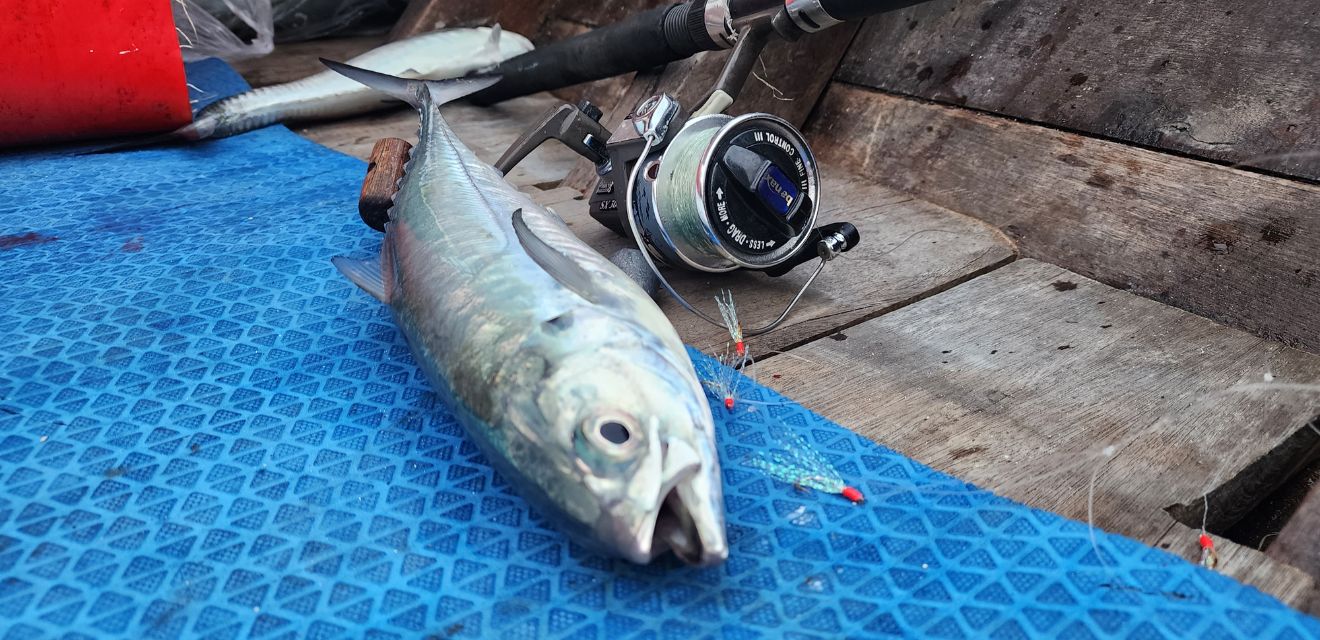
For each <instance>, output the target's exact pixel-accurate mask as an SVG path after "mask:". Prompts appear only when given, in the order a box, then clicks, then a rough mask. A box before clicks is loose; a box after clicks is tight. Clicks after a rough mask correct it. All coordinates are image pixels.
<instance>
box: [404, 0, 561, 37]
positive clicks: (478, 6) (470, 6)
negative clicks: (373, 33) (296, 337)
mask: <svg viewBox="0 0 1320 640" xmlns="http://www.w3.org/2000/svg"><path fill="white" fill-rule="evenodd" d="M555 2H556V0H411V2H409V3H408V8H407V9H405V10H404V12H403V15H402V16H400V17H399V21H398V22H397V23H395V25H394V28H393V29H392V30H391V31H390V36H389V37H390V39H391V40H398V39H400V38H407V37H409V36H414V35H417V34H419V33H425V32H427V31H435V30H436V29H444V28H450V27H477V26H490V25H493V24H495V23H499V24H500V25H501V26H502V27H504V28H505V29H508V30H510V31H513V32H514V33H520V34H522V35H525V36H527V37H528V38H531V37H532V36H533V35H534V34H535V33H536V32H537V31H538V30H539V29H540V27H541V23H542V22H544V21H545V12H546V11H547V10H548V9H549V8H550V7H551V6H552V5H554V4H555Z"/></svg>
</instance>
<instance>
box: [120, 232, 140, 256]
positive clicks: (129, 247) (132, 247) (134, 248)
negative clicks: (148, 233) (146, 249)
mask: <svg viewBox="0 0 1320 640" xmlns="http://www.w3.org/2000/svg"><path fill="white" fill-rule="evenodd" d="M122 248H123V251H124V253H137V252H139V251H141V250H142V236H136V237H134V238H133V239H132V240H129V241H128V242H125V243H124V246H123V247H122Z"/></svg>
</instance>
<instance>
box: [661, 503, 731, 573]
mask: <svg viewBox="0 0 1320 640" xmlns="http://www.w3.org/2000/svg"><path fill="white" fill-rule="evenodd" d="M711 538H713V539H711ZM653 540H654V543H653V544H654V547H653V551H654V552H655V555H660V554H663V553H664V552H665V551H672V552H674V555H675V556H676V557H678V559H679V560H682V561H683V562H684V563H685V564H689V565H693V566H700V567H704V566H710V565H715V564H720V563H721V562H724V561H725V560H727V559H728V558H729V547H728V544H727V542H725V538H724V532H723V531H720V532H719V535H718V536H709V537H703V536H702V534H701V530H700V528H699V527H698V526H697V523H696V521H695V520H693V518H692V515H691V513H690V511H689V510H688V506H687V505H684V504H683V500H682V498H680V497H679V495H678V489H677V488H675V489H673V490H671V491H670V492H669V494H668V495H667V496H665V499H664V502H662V503H661V504H660V512H659V513H658V514H657V515H656V518H655V534H654V535H653Z"/></svg>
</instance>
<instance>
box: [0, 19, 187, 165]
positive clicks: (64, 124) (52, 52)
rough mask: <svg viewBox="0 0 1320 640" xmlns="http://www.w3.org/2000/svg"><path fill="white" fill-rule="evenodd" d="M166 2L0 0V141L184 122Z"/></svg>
mask: <svg viewBox="0 0 1320 640" xmlns="http://www.w3.org/2000/svg"><path fill="white" fill-rule="evenodd" d="M186 83H187V81H186V80H185V79H184V75H183V58H182V56H181V55H180V53H179V41H178V36H177V35H176V34H175V31H174V20H173V17H172V16H171V14H170V0H0V146H14V145H27V144H37V143H46V142H58V141H68V140H74V139H80V138H100V137H108V136H114V135H122V134H131V133H147V132H157V131H165V130H169V129H173V128H176V127H179V126H182V125H184V124H187V123H188V122H190V121H191V120H192V112H191V109H190V108H189V104H188V86H187V84H186Z"/></svg>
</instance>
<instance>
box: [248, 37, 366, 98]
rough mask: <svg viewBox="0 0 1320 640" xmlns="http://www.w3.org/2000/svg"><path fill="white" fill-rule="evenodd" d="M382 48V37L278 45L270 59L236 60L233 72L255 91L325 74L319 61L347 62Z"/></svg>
mask: <svg viewBox="0 0 1320 640" xmlns="http://www.w3.org/2000/svg"><path fill="white" fill-rule="evenodd" d="M382 44H385V36H358V37H352V38H327V39H324V40H312V41H310V42H288V43H281V44H280V45H279V46H277V47H275V51H273V52H271V54H270V55H267V56H264V57H261V58H252V59H248V60H239V61H237V62H234V63H233V65H232V66H233V67H234V70H235V71H237V72H238V73H239V75H241V76H243V79H244V80H247V83H248V84H249V85H252V87H253V88H254V89H255V88H257V87H266V86H270V85H272V84H280V83H282V82H291V81H293V80H300V79H302V78H306V77H307V76H310V75H312V74H316V73H321V72H322V71H326V68H325V65H323V64H321V60H320V59H321V58H326V59H329V60H337V61H340V62H347V61H348V60H349V59H350V58H353V57H354V56H359V55H362V54H363V53H366V52H368V51H370V50H372V49H375V48H376V47H379V46H380V45H382Z"/></svg>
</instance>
